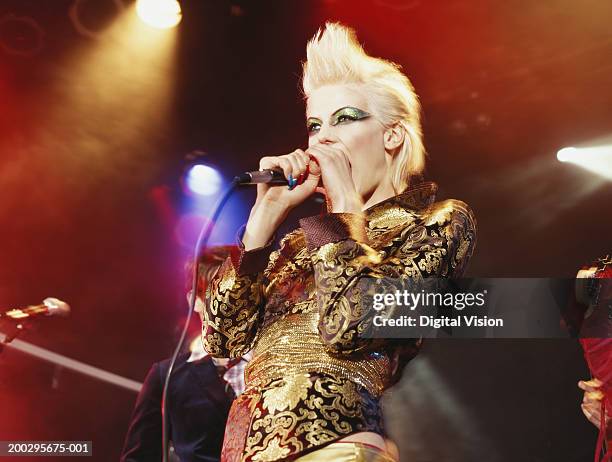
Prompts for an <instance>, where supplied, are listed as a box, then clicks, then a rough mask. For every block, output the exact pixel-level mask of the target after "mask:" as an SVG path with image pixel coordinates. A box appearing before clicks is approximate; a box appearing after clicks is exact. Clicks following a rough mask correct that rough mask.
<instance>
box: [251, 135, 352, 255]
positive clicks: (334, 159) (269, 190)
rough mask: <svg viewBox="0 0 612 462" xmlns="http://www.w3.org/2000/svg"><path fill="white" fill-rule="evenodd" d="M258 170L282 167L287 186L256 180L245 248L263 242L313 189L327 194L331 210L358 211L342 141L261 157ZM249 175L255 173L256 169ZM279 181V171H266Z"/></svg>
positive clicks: (346, 153) (278, 169) (266, 241)
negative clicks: (254, 197) (255, 190)
mask: <svg viewBox="0 0 612 462" xmlns="http://www.w3.org/2000/svg"><path fill="white" fill-rule="evenodd" d="M259 167H260V170H272V171H275V170H276V171H280V170H282V172H283V175H284V177H285V178H286V180H287V183H288V187H282V186H273V185H272V184H269V183H259V184H257V200H256V201H255V205H254V206H253V208H252V209H251V214H250V215H249V220H248V222H247V227H246V231H245V234H244V237H243V244H244V245H245V248H246V250H251V249H256V248H259V247H262V246H264V245H266V244H267V243H268V242H269V241H270V239H271V238H272V236H273V235H274V233H275V231H276V229H277V228H278V227H279V226H280V224H281V223H282V222H283V221H284V220H285V218H286V217H287V214H288V213H289V211H290V210H291V209H293V208H294V207H296V206H297V205H299V204H301V203H302V202H304V200H306V199H307V198H308V197H309V196H311V195H312V194H313V193H314V192H320V193H323V194H325V195H326V199H327V202H328V210H329V211H330V212H335V213H342V212H349V213H361V209H362V207H363V202H362V199H361V196H360V195H359V194H358V192H357V189H356V187H355V184H354V181H353V177H352V175H351V163H350V159H349V153H348V149H347V148H346V146H344V144H343V143H341V142H334V143H317V144H314V145H312V146H310V147H308V149H307V150H306V151H303V150H302V149H296V150H295V151H293V152H292V153H290V154H287V155H284V156H276V157H263V158H262V159H261V160H260V162H259ZM251 175H253V176H257V174H256V172H251ZM264 175H266V176H267V177H268V178H270V179H271V180H274V178H273V177H274V175H276V179H275V181H273V184H278V182H279V175H278V173H276V174H273V173H265V174H264Z"/></svg>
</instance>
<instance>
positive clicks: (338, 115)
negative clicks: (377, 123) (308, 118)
mask: <svg viewBox="0 0 612 462" xmlns="http://www.w3.org/2000/svg"><path fill="white" fill-rule="evenodd" d="M368 117H370V114H368V113H367V112H365V111H362V110H361V109H357V108H356V107H350V106H346V107H343V108H341V109H338V110H337V111H336V112H334V113H333V114H332V116H331V120H330V122H329V123H330V125H338V124H339V123H342V122H347V121H349V120H350V121H355V120H362V119H367V118H368Z"/></svg>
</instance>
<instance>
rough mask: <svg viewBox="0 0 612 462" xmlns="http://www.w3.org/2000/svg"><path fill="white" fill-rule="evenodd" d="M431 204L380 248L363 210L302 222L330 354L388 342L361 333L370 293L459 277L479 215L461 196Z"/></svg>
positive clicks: (368, 318) (368, 322) (368, 316)
mask: <svg viewBox="0 0 612 462" xmlns="http://www.w3.org/2000/svg"><path fill="white" fill-rule="evenodd" d="M434 207H437V209H436V210H434V211H432V213H429V214H427V215H426V217H427V218H426V219H424V220H419V221H418V222H414V223H407V224H406V226H405V227H404V228H403V229H401V230H399V232H398V233H397V235H396V237H394V238H393V239H392V240H391V242H390V243H389V247H385V249H384V251H381V252H377V251H376V250H374V249H373V248H372V247H371V246H370V244H369V242H368V238H367V235H366V231H365V225H366V223H365V218H364V217H363V216H361V215H357V214H344V213H341V214H328V215H324V216H318V217H309V218H305V219H303V220H301V221H300V224H301V226H302V229H303V230H304V234H305V236H306V241H307V244H308V248H309V250H310V255H311V260H312V263H313V267H314V273H315V284H316V290H317V300H318V305H319V311H320V314H321V317H320V321H319V332H320V334H321V337H322V339H323V341H324V342H325V344H326V346H327V348H328V350H329V351H330V352H331V353H335V354H352V353H355V352H358V351H364V350H370V349H373V348H378V347H379V346H380V345H381V344H382V343H383V342H384V340H382V339H371V338H365V336H364V335H363V334H364V332H367V331H368V329H370V328H371V327H372V320H373V317H374V315H375V313H376V311H375V310H374V309H373V307H372V303H371V301H372V298H371V295H372V294H373V293H394V292H395V290H402V288H405V287H406V285H405V284H406V283H407V282H410V281H417V280H422V279H423V278H429V277H442V278H445V277H459V276H461V274H462V273H463V271H464V269H465V267H466V264H467V260H468V259H469V258H470V256H471V254H472V251H473V248H474V244H475V236H476V225H475V220H474V216H473V214H472V212H471V210H470V209H469V207H468V206H467V205H466V204H464V203H463V202H460V201H454V200H451V201H445V202H442V203H438V204H434ZM400 286H401V288H400Z"/></svg>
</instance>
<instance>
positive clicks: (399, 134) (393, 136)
mask: <svg viewBox="0 0 612 462" xmlns="http://www.w3.org/2000/svg"><path fill="white" fill-rule="evenodd" d="M383 137H384V143H385V150H387V151H395V150H396V149H397V148H399V147H400V146H401V145H402V143H403V142H404V139H405V138H406V130H404V127H403V126H402V124H401V123H399V122H396V123H394V124H393V125H391V126H390V127H389V128H387V129H386V130H385V133H384V135H383Z"/></svg>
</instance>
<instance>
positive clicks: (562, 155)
mask: <svg viewBox="0 0 612 462" xmlns="http://www.w3.org/2000/svg"><path fill="white" fill-rule="evenodd" d="M576 151H577V149H576V148H563V149H560V150H559V152H557V160H558V161H559V162H568V161H569V160H570V159H571V158H572V155H573V154H575V153H576Z"/></svg>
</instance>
